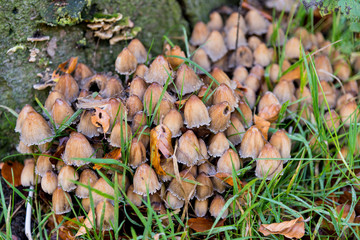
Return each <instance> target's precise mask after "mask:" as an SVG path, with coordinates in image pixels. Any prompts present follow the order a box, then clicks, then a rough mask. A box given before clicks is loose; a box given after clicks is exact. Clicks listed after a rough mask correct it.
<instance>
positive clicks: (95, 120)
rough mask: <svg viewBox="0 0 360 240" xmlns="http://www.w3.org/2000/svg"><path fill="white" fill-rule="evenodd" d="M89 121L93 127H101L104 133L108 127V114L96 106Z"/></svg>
mask: <svg viewBox="0 0 360 240" xmlns="http://www.w3.org/2000/svg"><path fill="white" fill-rule="evenodd" d="M91 123H92V124H93V125H94V126H95V127H101V128H102V129H103V131H104V133H106V132H107V131H108V130H109V127H110V116H109V114H108V113H107V112H106V111H105V110H102V109H100V108H98V107H96V108H95V113H94V114H93V115H92V116H91Z"/></svg>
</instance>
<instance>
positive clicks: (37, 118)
mask: <svg viewBox="0 0 360 240" xmlns="http://www.w3.org/2000/svg"><path fill="white" fill-rule="evenodd" d="M52 139H53V134H52V132H51V129H50V127H49V125H48V123H47V122H46V121H45V119H44V118H43V117H42V116H41V115H40V114H38V113H37V112H35V111H31V112H28V114H27V116H26V118H25V120H24V122H23V124H22V127H21V134H20V141H22V142H23V143H24V144H25V145H27V146H31V145H41V144H44V143H47V142H50V141H52Z"/></svg>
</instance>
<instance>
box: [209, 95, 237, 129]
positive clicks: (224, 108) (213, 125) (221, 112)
mask: <svg viewBox="0 0 360 240" xmlns="http://www.w3.org/2000/svg"><path fill="white" fill-rule="evenodd" d="M230 109H231V108H230V105H229V103H228V102H220V103H218V104H215V105H213V106H211V107H210V109H209V115H210V118H211V122H210V126H209V127H208V129H209V130H210V131H211V132H213V133H215V134H216V133H218V132H223V131H225V130H226V128H228V126H229V125H230V116H231V111H230Z"/></svg>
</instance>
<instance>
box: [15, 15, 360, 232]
mask: <svg viewBox="0 0 360 240" xmlns="http://www.w3.org/2000/svg"><path fill="white" fill-rule="evenodd" d="M275 29H276V31H275ZM275 33H276V34H275ZM190 43H191V44H192V46H190V51H191V53H192V54H191V59H192V60H191V61H190V60H189V59H188V58H186V55H185V53H184V51H182V49H181V48H180V47H179V46H173V45H170V44H165V46H164V54H163V55H159V56H157V57H155V58H154V60H153V61H152V62H151V63H150V64H148V62H147V59H148V56H147V50H146V49H145V47H144V45H143V44H142V43H141V42H140V41H139V40H138V39H133V40H132V41H131V42H130V43H129V45H128V46H127V47H125V48H124V49H123V50H122V51H121V52H120V53H119V55H118V57H117V59H116V62H115V70H116V72H117V73H118V74H119V75H122V76H124V78H126V82H125V84H123V83H122V81H121V80H120V78H119V77H117V76H115V75H110V74H104V73H95V72H94V71H93V70H92V69H91V68H89V67H88V66H86V65H85V64H82V63H78V64H77V66H76V69H75V70H74V72H73V73H63V74H62V75H61V76H60V77H59V80H58V82H57V83H56V85H55V86H54V87H53V89H52V91H51V92H50V94H49V96H48V98H47V99H46V101H45V103H44V112H45V113H47V114H44V116H42V115H41V114H40V113H37V112H36V111H35V110H34V109H33V108H32V107H31V106H29V105H26V106H25V107H24V108H23V109H22V110H21V112H20V114H19V117H18V120H17V125H16V129H15V130H16V131H17V132H19V133H20V143H19V145H18V151H19V152H20V153H26V154H29V153H35V152H36V153H41V154H40V156H39V157H38V158H37V159H36V160H35V159H30V160H27V161H26V164H25V167H24V170H23V176H22V177H21V180H22V184H23V185H24V186H29V185H31V184H34V183H35V176H36V175H37V176H38V177H39V179H41V180H40V183H41V189H42V190H43V191H44V192H45V193H47V194H50V195H52V200H53V202H52V205H53V211H54V212H55V213H56V214H63V213H66V212H69V211H70V210H71V202H72V198H73V197H74V195H76V197H78V198H80V199H82V201H81V203H82V205H83V208H84V209H85V210H86V211H87V212H89V211H90V199H92V201H93V202H94V206H95V207H96V209H95V211H96V214H95V215H96V217H97V219H96V222H97V223H98V225H100V224H101V222H100V219H101V218H100V217H99V215H100V214H101V213H102V211H103V208H105V215H106V216H105V218H103V220H104V223H102V224H103V226H105V228H107V229H110V228H111V225H110V224H109V223H110V221H112V219H113V218H114V215H113V212H114V211H113V208H114V207H113V205H112V203H113V201H112V200H110V199H107V198H105V197H104V195H103V194H99V192H103V193H105V194H106V196H114V194H115V193H114V191H115V190H114V185H116V186H119V187H120V189H121V191H122V192H123V194H126V198H127V199H128V200H129V201H131V202H132V203H133V204H134V205H136V206H141V205H142V204H143V202H144V201H147V196H148V195H149V196H150V201H151V204H153V205H154V206H156V209H158V210H159V211H162V210H164V209H165V208H171V209H181V208H183V207H184V206H186V205H188V204H190V205H191V206H193V208H191V209H193V214H194V215H196V216H198V217H204V216H206V215H208V216H212V217H215V218H216V217H219V216H220V214H221V218H226V217H227V216H228V209H225V210H223V208H224V206H225V202H226V199H225V193H226V190H227V189H228V188H230V185H228V183H226V182H225V181H224V179H223V178H220V177H218V176H219V175H218V174H221V176H227V177H231V176H236V175H237V174H238V173H239V172H240V171H241V168H242V167H243V166H244V164H247V163H248V162H254V163H255V162H256V168H255V176H256V177H258V178H266V179H272V178H274V177H275V176H276V175H279V174H282V173H283V166H284V164H285V163H286V162H287V161H288V160H289V159H290V158H291V145H292V144H291V140H290V138H289V136H288V133H287V131H286V130H285V129H279V127H278V126H279V125H277V124H276V123H277V121H278V120H283V119H284V117H282V118H281V119H278V118H279V114H280V112H281V109H282V107H283V106H285V107H286V106H287V104H288V110H289V112H290V113H291V112H298V111H300V110H302V112H304V114H305V115H304V117H303V118H302V120H303V123H302V124H304V123H305V122H306V121H313V117H312V116H313V115H312V107H313V106H312V105H311V104H312V101H311V94H310V90H309V87H308V85H306V86H302V85H301V84H300V82H299V81H300V73H299V75H296V76H295V77H294V71H299V72H300V68H295V69H294V70H293V71H291V72H289V73H292V74H288V73H287V74H282V73H283V72H285V70H286V69H288V68H289V67H290V66H291V65H292V63H294V62H295V61H296V60H297V59H299V57H300V56H301V49H303V51H304V52H306V51H308V50H315V49H318V48H321V47H323V46H326V45H327V44H328V43H327V41H325V40H324V37H323V36H322V34H321V33H316V34H310V33H309V32H307V31H306V30H305V29H303V28H299V29H298V30H297V31H296V32H295V34H294V36H293V37H292V38H291V39H289V40H288V41H285V35H284V33H283V30H282V29H281V28H278V27H276V25H275V24H271V23H270V22H269V21H268V20H267V19H266V18H264V17H263V16H262V15H261V14H260V13H259V12H258V11H256V10H250V11H248V12H247V13H246V15H245V17H243V16H242V15H239V14H238V13H237V12H234V13H231V14H230V15H229V16H222V15H220V14H219V13H218V12H213V13H211V15H210V22H208V23H207V24H205V23H203V22H198V23H197V24H196V25H195V27H194V31H193V33H192V35H191V38H190ZM284 43H285V45H284V46H283V47H284V48H285V56H286V59H285V60H284V61H283V62H282V64H280V63H278V62H279V61H278V59H277V57H276V51H274V50H273V49H272V48H271V47H268V46H269V45H271V44H273V46H278V47H281V46H282V45H283V44H284ZM327 49H328V48H326V50H324V51H319V52H318V53H316V54H315V66H316V70H317V73H318V76H319V80H320V84H319V88H318V91H319V106H321V104H325V103H327V104H328V105H329V106H330V108H331V111H329V112H328V113H327V115H326V116H329V118H328V119H326V121H327V122H326V123H327V126H328V127H329V128H331V127H332V128H333V129H334V130H335V129H338V128H339V124H340V122H342V123H343V125H344V126H345V127H346V126H350V121H352V120H351V119H352V118H349V116H350V115H351V113H353V112H354V111H358V107H357V105H356V102H355V100H354V99H355V98H356V97H357V94H358V86H357V82H356V80H350V81H347V80H348V79H349V77H350V76H351V65H350V64H349V63H348V61H346V60H344V59H343V58H342V56H341V55H340V54H339V52H338V51H337V50H334V51H332V52H330V51H327ZM188 57H190V56H188ZM330 59H331V60H332V61H330ZM359 62H360V60H359V59H358V60H357V61H356V65H355V70H356V71H359ZM279 64H280V65H281V67H280V66H279ZM333 69H335V70H334V71H333ZM208 72H210V73H208ZM265 72H267V73H268V74H267V75H268V76H266V77H267V78H269V79H270V81H269V82H267V81H265ZM289 75H291V76H289ZM337 78H340V79H341V81H346V83H344V88H343V90H344V92H343V93H342V95H341V94H340V93H339V92H338V90H336V89H335V87H334V84H333V83H332V81H333V79H337ZM340 95H341V96H340ZM298 100H301V101H298ZM304 106H306V107H304ZM304 109H305V111H304ZM45 110H46V111H45ZM76 113H80V114H81V115H79V117H76ZM338 114H339V116H338ZM288 115H289V117H291V114H288ZM353 115H354V114H353ZM353 115H351V116H353ZM74 116H75V117H74ZM46 118H48V121H47V120H46ZM355 120H356V121H359V119H358V118H357V119H355ZM270 127H271V128H273V129H275V130H274V131H272V132H269V128H270ZM59 129H61V130H62V131H61V132H59ZM91 158H98V159H104V160H103V164H105V165H106V164H107V159H108V158H111V159H115V160H117V161H118V163H119V164H118V165H117V164H113V162H112V164H108V165H109V166H111V168H104V167H103V168H101V167H100V168H99V166H98V165H97V164H94V163H92V161H91ZM149 160H150V161H149ZM100 173H101V174H100ZM115 183H116V184H115ZM90 194H91V195H92V198H90V197H89V196H90ZM191 209H190V210H189V211H192V210H191ZM88 215H89V216H90V215H92V214H88Z"/></svg>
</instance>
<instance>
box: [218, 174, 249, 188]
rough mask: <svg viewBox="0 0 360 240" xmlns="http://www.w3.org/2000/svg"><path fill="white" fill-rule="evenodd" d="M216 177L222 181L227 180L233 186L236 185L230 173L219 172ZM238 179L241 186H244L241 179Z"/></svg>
mask: <svg viewBox="0 0 360 240" xmlns="http://www.w3.org/2000/svg"><path fill="white" fill-rule="evenodd" d="M215 177H217V178H220V179H221V180H222V181H224V182H226V183H227V184H229V185H230V186H232V187H233V186H234V180H233V177H232V176H231V174H229V173H222V172H219V173H217V174H215ZM236 180H237V182H238V186H239V187H241V186H243V183H242V182H241V181H240V180H239V179H236Z"/></svg>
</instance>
